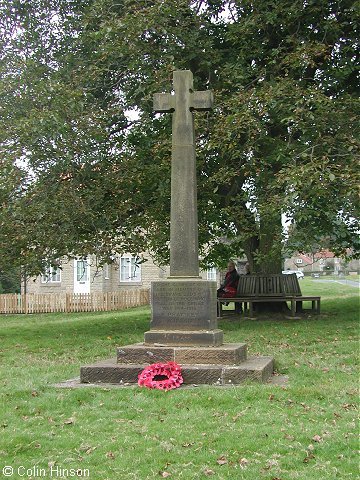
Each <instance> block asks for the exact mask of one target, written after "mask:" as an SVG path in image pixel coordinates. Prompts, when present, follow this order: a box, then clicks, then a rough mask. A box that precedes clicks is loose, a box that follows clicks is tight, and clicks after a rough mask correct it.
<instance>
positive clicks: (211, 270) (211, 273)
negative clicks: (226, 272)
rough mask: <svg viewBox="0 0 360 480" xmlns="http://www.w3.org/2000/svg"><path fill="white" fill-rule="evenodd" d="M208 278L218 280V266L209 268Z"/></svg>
mask: <svg viewBox="0 0 360 480" xmlns="http://www.w3.org/2000/svg"><path fill="white" fill-rule="evenodd" d="M206 278H207V280H214V281H216V267H210V268H208V269H207V271H206Z"/></svg>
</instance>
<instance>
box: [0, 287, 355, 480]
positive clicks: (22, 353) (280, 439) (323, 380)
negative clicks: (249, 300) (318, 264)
mask: <svg viewBox="0 0 360 480" xmlns="http://www.w3.org/2000/svg"><path fill="white" fill-rule="evenodd" d="M301 288H302V291H303V293H304V294H313V295H321V296H322V314H321V315H320V316H318V317H317V316H306V317H304V318H302V319H301V320H288V319H281V318H278V317H275V316H273V317H271V318H265V317H264V318H258V319H256V320H246V319H245V320H241V321H240V323H239V322H234V321H231V320H229V319H227V318H225V319H223V320H222V321H221V322H220V323H219V326H220V328H222V329H223V330H224V336H225V341H226V342H246V343H247V344H248V350H249V353H250V354H251V355H254V354H261V355H272V356H274V357H275V362H276V370H277V372H278V373H279V374H286V375H288V376H289V381H288V384H286V385H285V386H284V385H283V386H281V385H274V384H266V385H256V384H246V385H241V386H238V387H229V388H221V387H210V386H209V387H208V386H206V387H198V388H180V389H177V390H174V391H170V392H163V391H152V390H147V389H140V388H138V387H129V388H103V387H100V388H99V387H97V388H93V387H87V388H79V389H64V388H56V387H54V386H53V385H54V384H55V383H56V382H60V381H63V380H67V379H70V378H73V377H76V376H78V375H79V367H80V365H82V364H87V363H92V362H93V361H95V360H98V359H101V358H108V357H112V356H114V355H115V347H116V346H117V345H126V344H130V343H134V342H141V341H142V340H143V332H144V331H146V330H147V329H148V326H149V318H150V311H149V309H148V308H136V309H131V310H128V311H123V312H108V313H92V314H88V313H84V314H68V315H65V314H53V315H33V316H30V315H29V316H20V315H19V316H15V315H13V316H1V317H0V342H1V343H0V386H1V394H0V396H1V403H0V409H1V410H0V414H1V416H0V431H1V435H0V459H1V465H0V477H1V478H16V479H19V478H26V479H38V478H47V479H50V478H52V479H54V478H69V477H74V476H75V475H76V472H77V478H79V477H80V478H91V479H93V480H95V479H98V480H108V479H109V480H113V479H114V480H115V479H135V480H143V479H152V478H154V479H156V478H173V479H189V480H193V479H197V478H199V479H201V478H207V477H210V478H214V479H225V478H228V479H236V480H238V479H246V480H259V479H260V480H261V479H266V480H276V479H277V480H279V479H281V480H293V479H303V480H310V479H316V480H328V479H341V480H345V479H355V478H358V473H359V472H358V458H357V453H358V443H357V440H356V435H357V432H358V423H357V417H356V413H357V411H356V410H357V404H358V392H357V389H358V369H357V365H356V364H357V359H358V310H359V308H358V307H359V305H358V295H357V294H358V291H357V289H356V288H354V287H350V286H346V285H341V284H336V283H320V282H316V281H314V280H311V279H304V280H303V281H302V283H301ZM4 466H11V467H13V469H14V470H13V472H14V473H13V475H12V476H9V473H11V470H5V471H4V472H2V469H3V467H4ZM3 473H4V474H8V476H7V477H6V476H5V475H3V477H2V474H3Z"/></svg>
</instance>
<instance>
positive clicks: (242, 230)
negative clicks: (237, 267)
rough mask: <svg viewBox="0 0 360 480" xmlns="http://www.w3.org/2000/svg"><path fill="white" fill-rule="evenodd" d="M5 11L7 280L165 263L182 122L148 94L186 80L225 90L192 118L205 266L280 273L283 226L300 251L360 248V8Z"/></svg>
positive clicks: (61, 2)
mask: <svg viewBox="0 0 360 480" xmlns="http://www.w3.org/2000/svg"><path fill="white" fill-rule="evenodd" d="M0 13H1V14H2V15H1V18H2V20H1V22H2V31H3V32H4V35H3V39H2V44H1V51H0V93H1V96H2V105H1V107H0V108H1V118H2V123H1V125H0V162H1V167H2V168H1V171H0V200H1V201H0V207H1V208H0V227H1V228H0V240H1V241H0V249H1V252H2V255H1V256H0V258H1V259H2V260H0V265H1V264H2V263H4V264H6V263H8V262H9V259H12V261H16V262H18V263H19V264H22V265H24V266H26V270H27V272H28V273H37V272H38V271H40V270H41V269H42V268H43V263H42V262H43V261H42V259H43V258H44V256H45V257H46V259H47V260H49V261H56V259H57V258H59V257H60V256H62V255H64V254H70V255H71V254H74V255H75V254H77V255H79V254H80V255H82V254H83V255H85V254H86V253H96V254H97V255H98V256H99V257H100V259H102V261H108V260H109V259H110V258H111V256H112V254H113V253H115V252H117V253H124V252H126V251H127V252H133V253H137V252H139V251H143V250H146V249H148V250H150V251H151V252H152V253H153V255H154V256H155V257H156V258H157V259H158V260H159V262H162V263H166V262H167V261H168V241H167V239H168V238H169V233H168V232H169V208H170V202H169V196H170V183H169V178H170V175H169V170H170V156H171V153H170V150H171V146H170V135H171V122H170V118H169V117H170V115H161V116H159V115H155V114H154V113H153V112H152V95H153V94H154V93H156V92H161V91H169V90H170V89H171V79H172V71H173V70H174V69H190V70H192V72H193V73H194V77H195V87H196V88H198V89H204V88H206V87H208V88H211V89H212V90H214V92H215V99H216V100H215V110H214V112H213V113H211V114H199V113H198V114H197V115H196V132H197V142H198V149H197V152H198V178H199V188H198V196H199V222H200V225H199V239H200V246H201V251H202V254H203V256H204V263H207V264H221V263H222V262H223V261H224V258H228V257H230V256H232V255H233V254H234V253H235V254H239V252H241V251H245V253H246V254H247V256H248V258H249V260H250V262H251V265H252V267H253V271H259V270H262V271H268V272H271V271H273V272H277V271H279V269H280V268H281V265H280V264H281V262H280V258H281V257H280V254H281V248H282V246H283V244H284V238H283V236H282V232H281V214H285V215H287V217H288V218H289V219H290V221H291V222H292V224H293V225H294V226H295V227H296V228H293V229H292V232H293V235H291V238H290V239H289V241H288V245H287V248H289V249H297V250H299V249H303V250H306V248H307V246H308V245H313V244H314V243H316V242H321V241H322V239H324V238H326V242H327V244H328V247H329V248H331V249H332V250H333V251H335V252H336V253H337V254H345V253H346V252H347V249H349V248H352V249H354V248H355V249H356V240H357V231H358V230H357V224H356V220H355V219H356V217H357V211H356V207H357V203H356V195H357V178H356V160H357V159H358V149H359V144H358V138H359V130H358V123H357V121H356V119H357V117H358V115H359V100H358V97H357V90H356V88H357V78H356V70H355V58H356V55H357V44H356V39H357V37H358V25H359V22H358V17H357V13H356V9H355V5H354V4H353V2H349V1H343V2H335V1H331V2H329V1H325V0H320V1H316V2H306V3H304V2H302V1H290V0H276V1H273V2H270V3H269V2H267V1H265V0H256V1H250V0H249V1H248V0H243V1H236V2H233V1H231V2H230V1H216V2H214V1H211V2H210V1H188V0H181V1H175V0H168V1H166V2H162V1H159V0H155V1H152V2H149V1H147V0H146V1H145V0H138V1H136V2H134V1H132V0H123V1H120V2H114V1H112V0H95V1H90V0H89V1H86V2H84V1H75V0H74V1H72V2H68V1H65V0H57V1H56V2H51V4H50V5H49V2H44V1H42V0H38V1H36V2H25V1H22V0H21V1H16V2H15V1H10V2H8V1H7V2H0ZM134 109H135V110H136V112H137V113H138V119H136V120H132V119H131V116H130V115H129V111H130V110H134ZM224 237H226V238H227V239H228V240H229V242H228V243H226V244H223V245H220V244H221V243H222V241H223V240H222V239H223V238H224ZM209 245H210V247H211V248H210V250H209V249H208V246H209ZM353 253H354V250H353Z"/></svg>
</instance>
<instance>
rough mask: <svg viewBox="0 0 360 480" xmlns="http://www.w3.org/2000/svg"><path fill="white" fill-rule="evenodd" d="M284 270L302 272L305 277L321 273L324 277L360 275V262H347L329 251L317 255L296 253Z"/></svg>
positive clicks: (285, 263)
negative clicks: (328, 275)
mask: <svg viewBox="0 0 360 480" xmlns="http://www.w3.org/2000/svg"><path fill="white" fill-rule="evenodd" d="M284 270H300V271H301V272H303V273H304V274H305V275H306V274H309V275H311V274H312V273H320V274H323V275H326V274H331V275H339V274H342V273H344V274H345V273H347V272H349V273H358V272H359V260H351V261H349V262H348V261H346V260H344V259H342V258H338V257H336V256H335V254H334V253H332V252H330V251H329V250H321V251H319V252H315V253H295V254H294V255H293V256H292V257H291V258H287V259H286V260H285V262H284Z"/></svg>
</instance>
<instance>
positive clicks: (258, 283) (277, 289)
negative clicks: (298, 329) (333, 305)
mask: <svg viewBox="0 0 360 480" xmlns="http://www.w3.org/2000/svg"><path fill="white" fill-rule="evenodd" d="M320 299H321V297H313V296H304V295H302V293H301V289H300V285H299V280H298V278H297V276H296V274H295V273H293V274H290V275H284V274H280V275H240V278H239V284H238V289H237V294H236V297H233V298H218V299H217V300H218V312H219V317H222V313H223V310H222V306H223V304H224V303H230V302H234V303H235V313H239V312H240V311H241V306H242V305H243V308H244V314H247V313H248V314H249V316H250V317H253V315H254V304H256V303H263V302H289V303H290V310H291V316H292V317H295V316H296V313H297V312H299V311H303V310H304V309H303V302H307V301H309V302H311V310H309V311H311V312H313V313H317V314H319V313H320Z"/></svg>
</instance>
